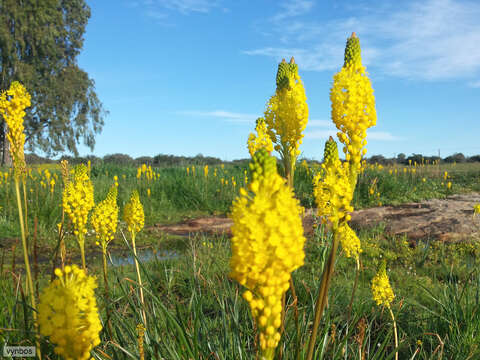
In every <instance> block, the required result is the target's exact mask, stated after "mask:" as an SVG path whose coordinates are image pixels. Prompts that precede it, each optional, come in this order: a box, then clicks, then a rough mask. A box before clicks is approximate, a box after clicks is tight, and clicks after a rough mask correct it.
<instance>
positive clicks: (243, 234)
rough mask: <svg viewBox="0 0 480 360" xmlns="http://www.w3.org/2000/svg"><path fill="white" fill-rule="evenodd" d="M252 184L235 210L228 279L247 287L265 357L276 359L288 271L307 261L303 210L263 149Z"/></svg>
mask: <svg viewBox="0 0 480 360" xmlns="http://www.w3.org/2000/svg"><path fill="white" fill-rule="evenodd" d="M250 168H251V170H252V181H251V182H250V184H249V185H248V191H247V190H246V189H245V188H241V189H240V196H238V197H237V198H236V199H235V201H234V203H233V207H232V212H231V214H230V217H231V218H232V220H233V226H232V258H231V260H230V268H231V272H230V276H231V277H232V278H233V279H235V280H237V281H238V282H239V283H240V284H242V285H243V286H245V287H246V288H247V289H248V290H247V291H245V293H244V294H243V297H244V298H245V300H247V301H248V303H249V305H250V308H251V310H252V314H253V316H254V317H255V318H256V319H257V323H258V326H259V329H260V347H261V349H262V352H263V355H264V358H265V359H273V353H274V349H275V347H276V346H277V344H278V342H279V340H280V333H279V331H278V329H279V328H280V326H281V312H282V296H283V294H284V293H285V292H286V291H287V289H288V288H289V280H290V276H291V275H290V273H291V272H292V271H294V270H295V269H297V268H299V267H300V266H302V265H303V263H304V257H305V254H304V251H303V245H304V242H305V237H304V236H303V227H302V222H301V213H302V207H301V206H300V204H299V201H298V200H297V199H295V197H294V194H293V190H292V189H291V188H290V187H288V186H287V185H286V183H285V180H283V179H282V177H281V176H279V175H278V173H277V170H276V160H275V158H273V157H270V156H269V155H268V153H267V152H266V150H265V149H261V150H259V151H257V153H256V154H255V155H254V157H253V159H252V162H251V164H250Z"/></svg>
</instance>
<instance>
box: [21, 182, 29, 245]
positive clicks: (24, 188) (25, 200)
mask: <svg viewBox="0 0 480 360" xmlns="http://www.w3.org/2000/svg"><path fill="white" fill-rule="evenodd" d="M22 185H23V203H24V206H25V237H27V238H28V206H27V186H26V185H25V179H23V181H22Z"/></svg>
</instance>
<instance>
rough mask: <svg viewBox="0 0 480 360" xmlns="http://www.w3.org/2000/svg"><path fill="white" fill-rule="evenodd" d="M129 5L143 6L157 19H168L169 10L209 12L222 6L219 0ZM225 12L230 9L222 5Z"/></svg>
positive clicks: (163, 0) (153, 0) (168, 0)
mask: <svg viewBox="0 0 480 360" xmlns="http://www.w3.org/2000/svg"><path fill="white" fill-rule="evenodd" d="M127 6H128V7H136V8H140V7H142V8H143V10H144V14H145V15H147V16H148V17H151V18H153V19H155V20H162V22H163V21H164V20H166V18H168V13H169V12H178V13H181V14H183V15H188V14H191V13H203V14H207V13H209V12H210V11H211V10H212V9H214V8H217V7H220V4H219V0H143V1H142V4H141V5H140V4H139V1H134V2H132V3H131V4H130V3H127ZM221 9H222V10H223V11H224V12H225V11H228V9H226V8H224V7H221Z"/></svg>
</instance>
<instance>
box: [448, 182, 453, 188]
mask: <svg viewBox="0 0 480 360" xmlns="http://www.w3.org/2000/svg"><path fill="white" fill-rule="evenodd" d="M447 188H448V189H451V188H452V183H451V182H450V181H449V182H448V183H447Z"/></svg>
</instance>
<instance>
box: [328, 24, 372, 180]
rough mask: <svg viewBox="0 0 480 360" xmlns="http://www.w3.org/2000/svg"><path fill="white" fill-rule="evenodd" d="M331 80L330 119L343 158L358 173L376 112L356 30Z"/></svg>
mask: <svg viewBox="0 0 480 360" xmlns="http://www.w3.org/2000/svg"><path fill="white" fill-rule="evenodd" d="M333 79H334V82H333V86H332V89H331V90H330V100H331V102H332V120H333V122H334V123H335V125H336V127H337V129H338V130H339V131H340V132H339V133H338V134H337V135H338V138H339V140H340V141H341V142H342V143H343V144H344V145H345V146H344V149H343V151H344V152H345V156H346V159H347V161H351V162H352V165H353V167H354V169H353V170H354V171H356V172H358V171H360V168H361V165H360V163H361V158H362V156H363V155H365V153H366V149H365V148H364V147H365V145H366V144H367V140H366V136H367V133H366V130H367V129H368V128H369V127H371V126H374V125H375V124H376V122H377V113H376V110H375V97H374V96H373V89H372V85H371V83H370V79H369V78H368V75H367V72H366V70H365V67H364V66H363V65H362V60H361V54H360V41H359V39H358V37H357V36H356V35H355V33H353V34H352V36H351V37H350V38H349V39H348V40H347V46H346V48H345V64H344V65H343V67H342V69H341V70H340V72H338V73H337V74H335V76H334V78H333Z"/></svg>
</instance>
